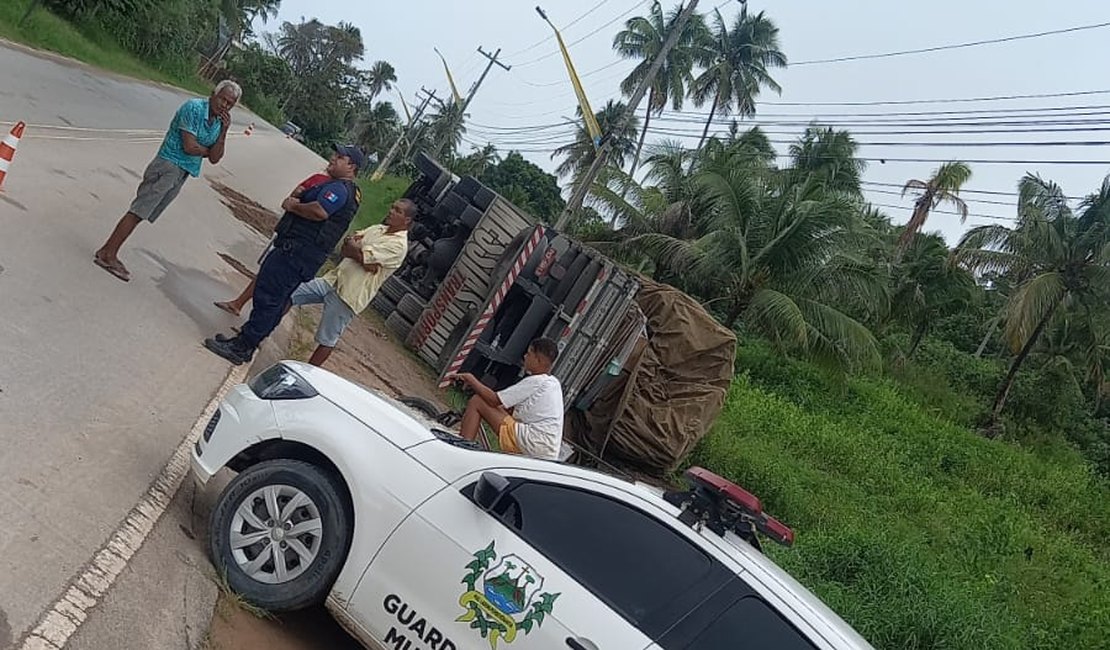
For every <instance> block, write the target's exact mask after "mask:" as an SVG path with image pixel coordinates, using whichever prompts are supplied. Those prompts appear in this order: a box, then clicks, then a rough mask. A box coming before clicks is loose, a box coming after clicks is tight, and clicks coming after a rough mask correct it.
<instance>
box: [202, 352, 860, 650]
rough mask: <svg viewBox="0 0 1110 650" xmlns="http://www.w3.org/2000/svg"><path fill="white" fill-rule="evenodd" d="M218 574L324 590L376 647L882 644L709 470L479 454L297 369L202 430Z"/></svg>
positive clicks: (281, 369)
mask: <svg viewBox="0 0 1110 650" xmlns="http://www.w3.org/2000/svg"><path fill="white" fill-rule="evenodd" d="M225 466H227V467H229V468H231V469H232V470H235V471H237V472H238V473H239V474H238V476H236V477H235V479H234V480H232V481H231V483H230V484H229V485H228V486H227V488H226V489H225V490H224V491H223V493H222V494H221V495H220V497H219V500H218V502H217V505H216V507H215V508H214V510H213V512H212V518H211V527H210V533H209V549H210V552H211V555H212V558H213V560H214V562H215V564H216V567H217V569H218V570H219V571H220V572H221V573H223V574H225V575H226V577H227V580H228V582H229V584H230V585H231V587H232V588H233V589H235V590H236V591H237V592H239V593H240V594H242V595H243V596H244V597H245V598H247V599H248V600H249V601H251V602H253V603H255V604H257V605H259V606H261V607H264V608H267V609H270V610H274V611H285V610H292V609H298V608H301V607H306V606H309V605H312V604H315V603H319V602H325V601H326V603H327V606H328V608H329V609H330V610H331V612H332V613H333V615H334V616H335V617H336V618H337V619H338V620H339V621H340V622H341V623H342V624H343V625H344V626H345V627H347V629H348V630H349V631H350V632H351V633H352V634H353V635H355V636H356V637H357V638H358V639H359V640H361V641H362V642H363V643H364V644H365V645H366V646H367V647H370V648H388V649H391V650H425V649H426V650H463V649H476V650H483V649H484V650H496V649H498V648H500V649H501V650H508V649H512V648H573V649H576V650H638V649H644V650H646V649H648V648H651V649H656V648H659V649H666V650H679V649H685V648H690V649H694V648H696V649H697V650H717V649H721V650H724V649H726V648H727V649H729V650H732V649H736V648H776V649H786V650H789V649H794V648H804V649H813V648H821V649H829V650H831V649H848V648H853V649H856V648H870V647H871V646H870V645H868V644H867V642H866V641H865V640H864V639H863V638H861V637H860V636H859V635H858V634H857V633H856V632H855V631H853V630H852V628H850V627H849V626H848V625H847V624H845V623H844V622H843V621H842V620H841V619H840V618H839V617H838V616H837V615H836V614H835V613H833V612H832V611H831V610H829V609H828V608H827V607H825V606H824V605H823V604H822V603H821V602H820V601H819V600H818V599H817V598H816V597H814V596H813V595H812V594H811V593H810V592H809V591H807V590H806V589H805V588H804V587H802V586H801V585H800V584H798V583H797V582H795V581H794V580H793V579H792V578H791V577H790V576H789V575H787V574H786V573H785V572H784V571H782V570H781V569H780V568H778V567H777V566H776V565H775V564H774V563H772V562H771V561H770V560H768V559H767V558H766V557H765V556H764V555H763V554H762V553H760V552H759V551H758V550H757V548H756V547H755V546H753V544H752V542H753V541H754V540H755V529H758V530H760V531H761V533H763V534H764V535H766V536H769V537H771V538H772V539H775V540H776V541H779V542H783V543H789V542H790V541H791V540H792V538H793V534H792V533H791V532H790V531H789V529H787V528H786V527H785V526H782V525H781V524H779V523H778V522H775V521H774V520H773V519H770V518H769V517H767V516H766V515H763V514H762V513H761V512H760V506H759V502H758V499H755V498H754V497H752V496H751V495H749V494H747V493H745V492H744V491H743V490H741V489H739V488H737V487H736V486H733V485H731V484H729V483H727V482H726V481H723V479H720V478H719V477H716V476H714V475H712V474H710V473H708V472H705V471H704V470H695V471H692V472H691V473H690V474H689V476H690V478H691V479H692V484H693V486H694V487H693V488H692V489H691V490H690V491H688V492H679V493H667V494H663V493H661V492H657V491H654V490H652V489H650V488H648V487H645V486H642V485H639V484H634V483H630V482H626V481H623V480H621V479H619V478H615V477H612V476H608V475H605V474H600V473H597V472H593V471H590V470H586V469H583V468H579V467H575V466H569V465H564V464H559V463H554V462H548V461H538V460H533V459H529V458H523V457H519V456H510V455H503V454H496V453H488V452H483V451H478V450H475V449H473V448H471V447H469V446H467V445H466V444H465V443H463V442H462V441H461V440H460V439H458V438H455V437H454V436H452V435H450V434H447V433H444V432H440V431H437V430H436V429H435V425H434V424H433V423H432V422H431V421H429V420H426V419H424V418H423V417H421V416H420V415H419V414H417V413H416V412H414V411H411V410H409V409H408V408H407V407H405V406H404V405H402V404H400V403H398V402H395V401H393V400H391V399H389V398H387V397H384V396H382V395H379V394H377V393H373V392H370V391H367V390H366V389H364V388H361V387H359V386H356V385H355V384H353V383H350V382H348V381H346V380H344V379H341V378H339V377H337V376H335V375H333V374H331V373H329V372H327V371H325V370H321V369H319V368H315V367H313V366H308V365H304V364H300V363H295V362H290V361H285V362H282V363H280V364H277V365H275V366H273V367H272V368H270V369H268V370H266V371H265V372H263V373H261V374H260V375H258V376H257V377H256V378H255V379H254V380H253V381H252V382H251V383H250V385H241V386H238V387H236V388H234V389H233V390H232V392H231V393H230V394H229V395H228V397H227V398H226V399H225V400H224V402H223V403H222V404H221V406H220V409H219V411H218V412H217V414H216V415H215V416H213V418H212V421H211V422H210V423H209V426H208V427H207V429H206V430H205V432H204V435H203V438H202V439H201V440H200V441H198V443H197V445H196V449H195V451H194V455H193V470H194V473H195V475H196V477H197V479H198V480H199V481H200V482H201V483H205V482H207V481H208V480H209V479H211V477H212V476H213V475H214V474H215V473H216V472H217V471H218V470H219V469H220V468H222V467H225Z"/></svg>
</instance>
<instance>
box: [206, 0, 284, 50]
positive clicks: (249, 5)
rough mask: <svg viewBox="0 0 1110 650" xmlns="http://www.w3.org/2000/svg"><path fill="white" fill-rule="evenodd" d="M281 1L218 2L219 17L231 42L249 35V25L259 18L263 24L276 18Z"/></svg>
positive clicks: (221, 0) (227, 0)
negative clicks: (221, 18)
mask: <svg viewBox="0 0 1110 650" xmlns="http://www.w3.org/2000/svg"><path fill="white" fill-rule="evenodd" d="M280 6H281V0H220V4H219V7H220V15H221V16H222V17H223V19H224V21H225V23H226V24H227V29H228V32H229V33H230V34H231V39H232V40H239V39H241V38H243V37H244V36H246V35H248V34H250V33H251V23H253V22H254V20H255V19H256V18H261V19H262V22H263V23H265V22H266V21H268V20H269V19H270V18H276V17H277V15H278V8H279V7H280Z"/></svg>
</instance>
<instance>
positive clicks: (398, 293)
mask: <svg viewBox="0 0 1110 650" xmlns="http://www.w3.org/2000/svg"><path fill="white" fill-rule="evenodd" d="M410 291H411V288H410V287H409V286H408V285H407V284H405V282H404V280H401V279H399V278H397V277H393V276H390V277H388V278H386V280H385V282H384V283H383V284H382V289H381V291H380V292H379V293H382V294H384V295H385V297H386V298H389V299H390V300H391V301H393V302H394V303H399V302H401V298H404V297H405V294H406V293H409V292H410Z"/></svg>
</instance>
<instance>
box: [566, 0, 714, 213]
mask: <svg viewBox="0 0 1110 650" xmlns="http://www.w3.org/2000/svg"><path fill="white" fill-rule="evenodd" d="M697 6H698V0H690V4H688V5H686V8H685V9H683V10H682V13H681V14H679V15H678V18H677V19H676V20H675V23H674V29H673V30H671V33H670V34H668V35H667V40H666V41H664V42H663V47H662V48H661V49H660V50H659V54H658V55H656V57H655V60H654V61H652V62H651V68H649V69H648V72H647V74H646V75H644V78H643V80H641V81H640V85H639V86H637V88H636V92H634V93H632V97H631V98H630V99H629V100H628V104H627V105H626V106H625V107H624V113H623V114H622V115H621V117H620V119H619V120H617V123H616V125H614V126H613V128H612V129H611V130H610V132H609V133H606V134H604V135H602V138H601V147H600V148H599V149H598V150H597V153H596V154H595V155H594V161H593V163H592V164H591V165H590V168H589V169H587V170H586V173H585V174H583V175H582V178H581V179H579V181H578V185H577V186H576V187H575V188H574V192H573V193H571V195H570V200H569V201H567V207H566V208H565V209H564V210H563V213H562V214H560V215H559V220H558V221H556V222H555V228H556V229H558V230H561V229H563V228H565V227H566V225H567V222H568V221H570V217H571V215H573V214H574V213H575V212H577V211H578V209H579V208H581V207H582V200H583V199H585V198H586V193H587V192H589V191H590V185H592V184H593V182H594V178H596V177H597V173H598V172H599V171H601V168H602V166H604V165H605V158H606V157H607V156H608V155H609V150H610V149H611V148H612V146H611V142H612V140H611V139H610V136H611V135H612V134H613V133H620V132H621V131H623V130H624V127H625V125H627V124H628V121H629V120H631V119H632V116H634V115H635V114H636V109H637V107H638V106H639V105H640V102H641V101H642V100H643V98H644V94H646V93H647V90H648V88H649V87H650V86H651V84H652V83H653V82H654V81H655V75H656V74H658V73H659V68H661V67H663V61H664V60H665V59H666V58H667V54H668V53H670V51H671V48H673V47H674V46H675V43H677V42H678V37H679V35H680V34H682V30H683V29H685V27H686V23H687V22H689V20H690V16H692V15H694V10H695V9H696V8H697Z"/></svg>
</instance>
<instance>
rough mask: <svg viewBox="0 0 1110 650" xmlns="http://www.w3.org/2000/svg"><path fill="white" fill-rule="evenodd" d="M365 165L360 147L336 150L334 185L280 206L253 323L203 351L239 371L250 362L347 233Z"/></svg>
mask: <svg viewBox="0 0 1110 650" xmlns="http://www.w3.org/2000/svg"><path fill="white" fill-rule="evenodd" d="M365 164H366V156H365V155H364V154H363V153H362V150H361V149H359V148H358V147H355V146H352V145H335V153H334V154H333V155H332V157H331V160H329V161H328V168H327V174H328V176H330V177H331V180H330V181H328V182H325V183H321V184H319V185H317V186H315V187H313V188H311V189H308V190H306V191H305V192H304V193H303V194H301V195H300V196H299V197H293V196H290V197H288V198H286V199H285V201H283V202H282V204H281V209H282V210H284V211H285V214H283V215H282V217H281V220H280V221H279V222H278V225H277V228H276V229H275V237H274V242H273V251H271V252H270V254H269V255H267V256H266V260H265V261H264V262H263V263H262V267H261V268H259V269H258V278H257V284H256V285H255V288H254V297H253V301H254V304H253V306H252V308H251V314H250V317H249V318H248V319H247V322H246V323H244V324H243V327H242V329H241V330H240V331H239V335H238V336H235V337H227V336H223V335H222V334H217V335H216V336H215V337H214V338H210V339H205V340H204V347H206V348H208V349H209V350H211V351H212V352H214V353H216V354H218V355H219V356H221V357H223V358H225V359H227V360H228V361H230V362H232V363H234V364H236V365H239V364H242V363H246V362H248V361H250V360H251V358H252V357H253V356H254V351H255V350H256V349H257V348H258V345H259V344H260V343H261V342H262V340H263V339H265V338H266V337H267V336H269V335H270V332H273V331H274V328H276V327H277V326H278V323H280V322H281V317H282V315H284V313H285V311H286V310H287V309H288V307H289V304H290V298H291V297H292V295H293V292H294V291H295V290H296V289H297V287H299V286H300V285H301V283H303V282H308V281H309V280H312V279H313V278H314V277H316V273H317V272H318V271H319V270H320V267H321V266H323V264H324V260H326V259H327V257H328V255H329V254H330V253H331V252H332V250H333V249H334V248H335V246H336V245H337V244H338V243H339V240H341V239H342V238H343V235H345V234H346V233H347V228H349V227H350V225H351V220H352V219H354V216H355V214H356V213H357V212H358V206H359V203H360V202H361V200H362V194H361V192H359V189H358V186H357V185H355V182H354V178H355V176H356V175H357V174H358V170H359V169H361V168H363V166H364V165H365Z"/></svg>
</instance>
